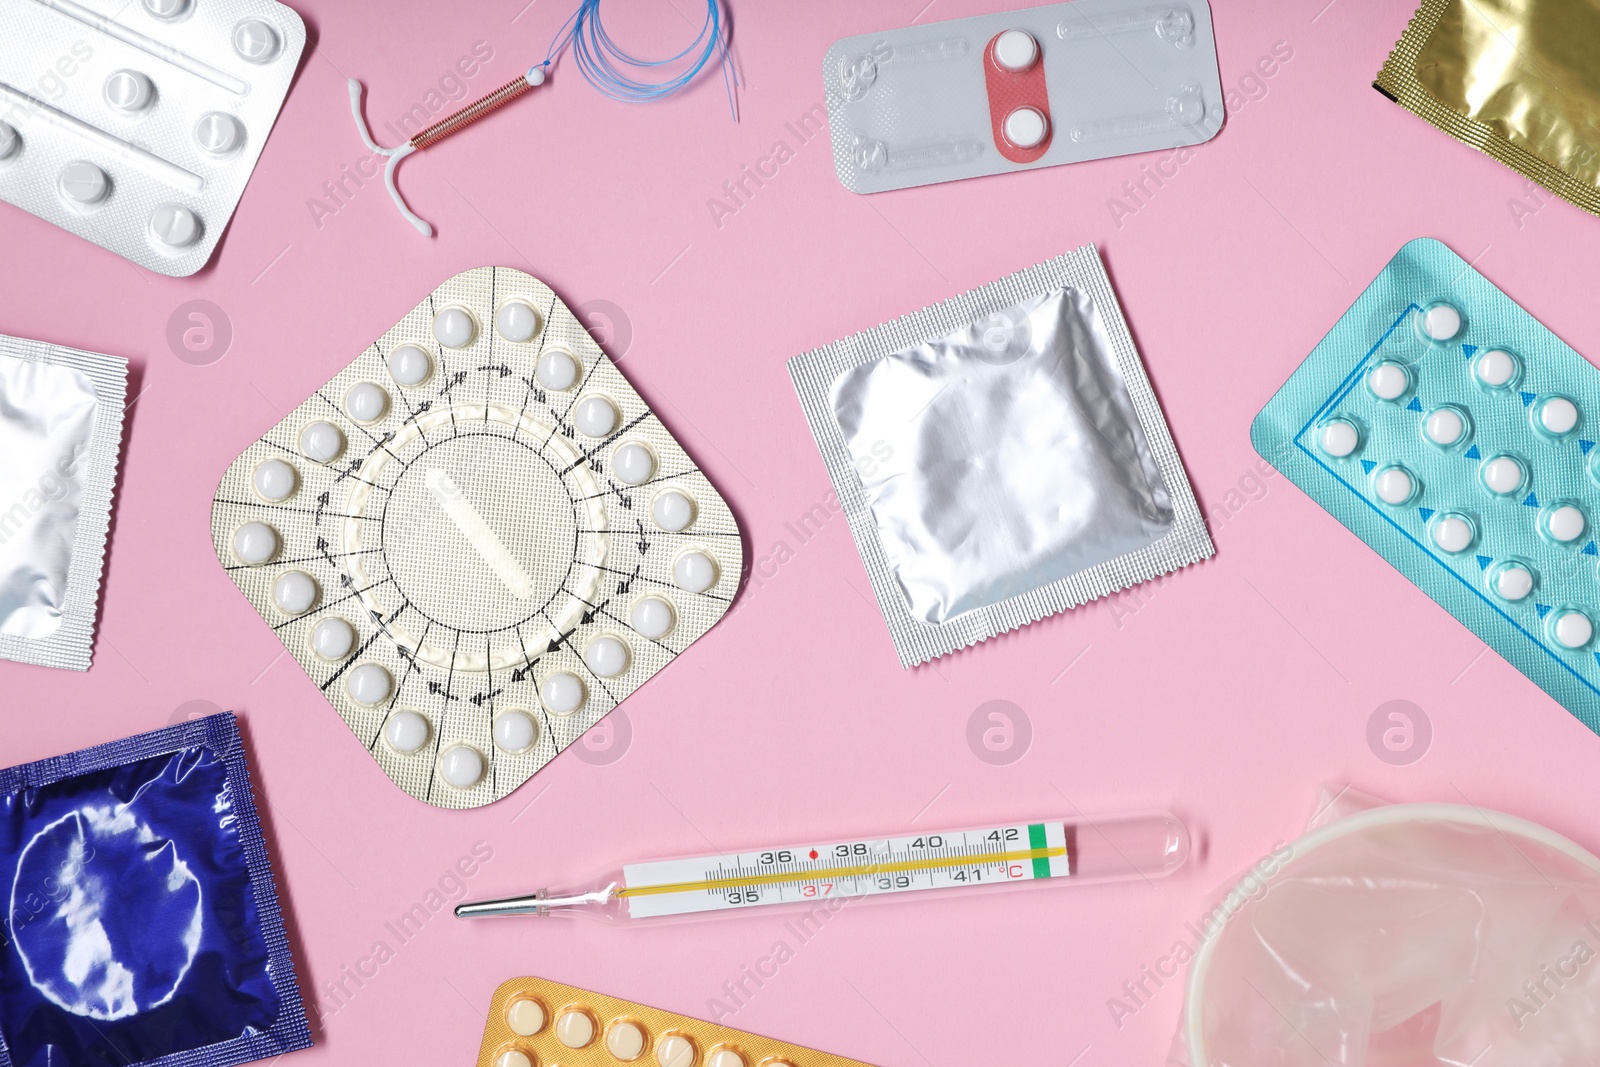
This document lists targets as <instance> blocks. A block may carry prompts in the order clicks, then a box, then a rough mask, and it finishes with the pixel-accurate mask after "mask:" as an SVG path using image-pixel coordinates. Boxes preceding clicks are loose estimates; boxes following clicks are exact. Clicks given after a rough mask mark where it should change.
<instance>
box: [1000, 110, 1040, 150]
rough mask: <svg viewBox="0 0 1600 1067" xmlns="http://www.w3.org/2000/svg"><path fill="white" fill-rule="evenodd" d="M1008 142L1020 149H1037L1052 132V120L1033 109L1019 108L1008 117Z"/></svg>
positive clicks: (1006, 131) (1006, 129) (1006, 126)
mask: <svg viewBox="0 0 1600 1067" xmlns="http://www.w3.org/2000/svg"><path fill="white" fill-rule="evenodd" d="M1004 129H1005V133H1006V140H1008V141H1010V142H1011V143H1012V144H1014V145H1016V146H1017V147H1018V148H1036V147H1038V145H1039V143H1040V142H1041V141H1043V140H1044V138H1045V134H1047V133H1049V132H1050V120H1049V119H1047V118H1045V117H1044V112H1042V111H1040V110H1039V109H1037V108H1032V107H1019V108H1017V109H1016V110H1015V111H1013V112H1012V113H1011V114H1009V115H1007V116H1006V121H1005V126H1004Z"/></svg>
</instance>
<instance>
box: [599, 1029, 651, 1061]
mask: <svg viewBox="0 0 1600 1067" xmlns="http://www.w3.org/2000/svg"><path fill="white" fill-rule="evenodd" d="M606 1051H607V1052H609V1053H611V1055H613V1056H615V1057H616V1058H617V1059H619V1060H623V1061H627V1060H636V1059H638V1058H639V1054H640V1053H641V1052H643V1051H644V1031H643V1030H641V1029H639V1025H638V1024H637V1023H630V1022H627V1021H626V1020H624V1021H622V1022H618V1023H613V1024H611V1029H609V1030H607V1031H606Z"/></svg>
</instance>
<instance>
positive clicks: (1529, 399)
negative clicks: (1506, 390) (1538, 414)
mask: <svg viewBox="0 0 1600 1067" xmlns="http://www.w3.org/2000/svg"><path fill="white" fill-rule="evenodd" d="M1518 395H1520V396H1521V397H1522V406H1523V407H1527V406H1528V405H1529V404H1531V403H1533V401H1534V394H1532V393H1520V394H1518Z"/></svg>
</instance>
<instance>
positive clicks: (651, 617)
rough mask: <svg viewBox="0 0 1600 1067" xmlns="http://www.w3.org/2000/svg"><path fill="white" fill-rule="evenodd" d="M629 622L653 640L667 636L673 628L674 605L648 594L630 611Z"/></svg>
mask: <svg viewBox="0 0 1600 1067" xmlns="http://www.w3.org/2000/svg"><path fill="white" fill-rule="evenodd" d="M628 623H629V625H631V626H632V627H633V628H634V629H635V630H637V631H638V632H639V633H641V634H643V635H644V636H645V637H648V638H650V639H651V640H652V641H653V640H656V639H658V638H662V637H665V636H667V632H668V631H669V630H671V629H672V623H673V611H672V605H671V604H669V603H667V602H666V601H665V600H663V599H661V598H660V597H658V596H647V597H644V598H642V599H640V600H639V601H638V602H637V603H635V604H634V605H633V610H631V611H629V612H628Z"/></svg>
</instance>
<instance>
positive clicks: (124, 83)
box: [104, 70, 156, 112]
mask: <svg viewBox="0 0 1600 1067" xmlns="http://www.w3.org/2000/svg"><path fill="white" fill-rule="evenodd" d="M104 92H105V97H106V103H108V104H110V105H111V106H112V107H114V108H116V109H117V110H118V111H128V112H133V111H143V110H144V109H145V108H147V107H149V106H150V105H151V104H152V103H153V102H154V101H155V98H156V87H155V85H154V83H152V82H151V81H150V77H149V75H146V74H141V73H139V72H138V71H136V70H114V71H112V72H111V73H110V74H108V75H106V84H105V89H104Z"/></svg>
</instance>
